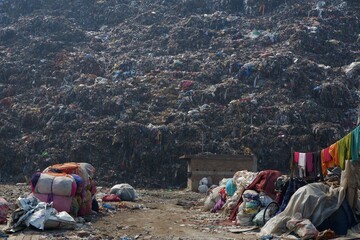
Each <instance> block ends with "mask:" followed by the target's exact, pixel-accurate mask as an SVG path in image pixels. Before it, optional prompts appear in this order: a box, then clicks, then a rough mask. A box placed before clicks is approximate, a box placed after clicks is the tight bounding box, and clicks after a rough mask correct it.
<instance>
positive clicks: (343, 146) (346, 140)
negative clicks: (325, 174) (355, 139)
mask: <svg viewBox="0 0 360 240" xmlns="http://www.w3.org/2000/svg"><path fill="white" fill-rule="evenodd" d="M351 144H352V132H350V133H349V134H348V135H346V136H345V137H343V138H342V139H340V140H339V146H338V156H339V166H340V168H341V169H342V170H344V169H345V160H350V159H352V158H351Z"/></svg>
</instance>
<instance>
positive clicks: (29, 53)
mask: <svg viewBox="0 0 360 240" xmlns="http://www.w3.org/2000/svg"><path fill="white" fill-rule="evenodd" d="M261 2H262V1H250V0H227V1H217V0H206V1H205V0H201V1H198V0H197V1H195V0H183V1H175V0H167V1H163V0H125V1H124V0H121V1H120V0H111V1H110V0H103V1H99V0H92V1H85V0H77V1H69V0H61V1H59V0H47V1H44V0H22V1H11V0H1V1H0V109H1V111H0V116H1V119H2V121H1V124H0V136H1V139H2V141H1V142H0V154H1V156H3V158H2V161H1V162H0V181H1V182H18V181H23V180H24V176H26V177H28V178H29V177H31V173H32V172H34V171H37V170H40V169H44V168H45V167H47V166H50V165H54V164H57V163H64V162H76V161H77V160H78V159H81V161H84V162H88V163H91V164H92V165H93V166H94V167H95V168H96V169H97V173H98V182H99V183H100V184H101V185H104V186H105V185H111V184H114V183H116V182H118V181H122V182H125V181H126V182H128V183H130V184H132V185H134V186H139V187H164V186H181V184H183V183H184V182H185V179H186V166H185V163H180V162H179V161H178V158H179V157H180V156H182V155H184V154H198V153H213V154H234V155H237V154H243V153H244V149H251V151H252V153H253V154H255V155H256V157H257V159H258V166H259V169H269V168H272V169H278V170H281V171H286V170H287V169H288V168H289V166H288V159H289V156H290V149H291V147H294V148H295V149H298V150H299V151H304V152H305V151H313V150H316V149H317V148H323V147H324V146H328V145H329V144H330V143H331V142H334V140H335V139H339V137H340V136H343V135H344V133H345V132H347V131H348V130H349V129H352V128H353V127H354V126H356V123H357V119H358V112H359V109H358V101H359V74H358V73H359V66H360V64H359V62H360V59H359V44H360V40H359V34H360V27H359V24H358V16H359V10H360V8H359V2H358V1H350V0H328V1H320V0H309V1H305V2H304V1H302V0H287V1H284V0H272V1H264V2H263V4H262V3H261Z"/></svg>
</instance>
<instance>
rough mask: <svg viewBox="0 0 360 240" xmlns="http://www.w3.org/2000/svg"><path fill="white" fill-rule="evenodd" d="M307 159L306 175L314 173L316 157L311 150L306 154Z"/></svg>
mask: <svg viewBox="0 0 360 240" xmlns="http://www.w3.org/2000/svg"><path fill="white" fill-rule="evenodd" d="M305 159H306V160H305V161H306V175H308V176H309V175H313V173H314V161H313V160H314V159H313V154H312V153H311V152H309V153H306V154H305Z"/></svg>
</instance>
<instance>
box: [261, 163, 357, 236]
mask: <svg viewBox="0 0 360 240" xmlns="http://www.w3.org/2000/svg"><path fill="white" fill-rule="evenodd" d="M350 164H351V162H350V161H349V160H347V161H346V167H345V171H343V172H342V180H341V184H340V187H338V188H335V187H329V186H327V185H325V184H324V183H311V184H308V185H305V186H303V187H301V188H299V189H298V190H297V191H296V192H295V193H294V194H293V196H292V197H291V199H290V201H289V203H288V205H287V207H286V208H285V210H284V211H283V212H281V213H280V214H278V215H277V216H275V217H273V218H271V219H270V220H269V221H268V222H267V223H266V224H265V225H264V227H263V228H262V229H261V232H260V235H268V234H281V233H283V232H286V231H287V230H286V223H287V222H288V221H289V220H290V219H291V218H294V217H296V218H306V219H309V220H310V221H311V222H312V223H313V224H314V225H315V226H318V225H320V224H321V223H322V222H323V221H324V220H325V219H326V218H328V217H329V216H330V215H331V214H332V213H334V212H335V211H336V210H337V209H338V208H339V207H340V205H341V204H342V201H343V200H344V199H345V194H346V191H345V189H346V188H347V187H348V183H349V179H350V175H349V173H350Z"/></svg>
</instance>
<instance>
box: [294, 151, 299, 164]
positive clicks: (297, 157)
mask: <svg viewBox="0 0 360 240" xmlns="http://www.w3.org/2000/svg"><path fill="white" fill-rule="evenodd" d="M294 162H295V163H296V164H298V163H299V152H294Z"/></svg>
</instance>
